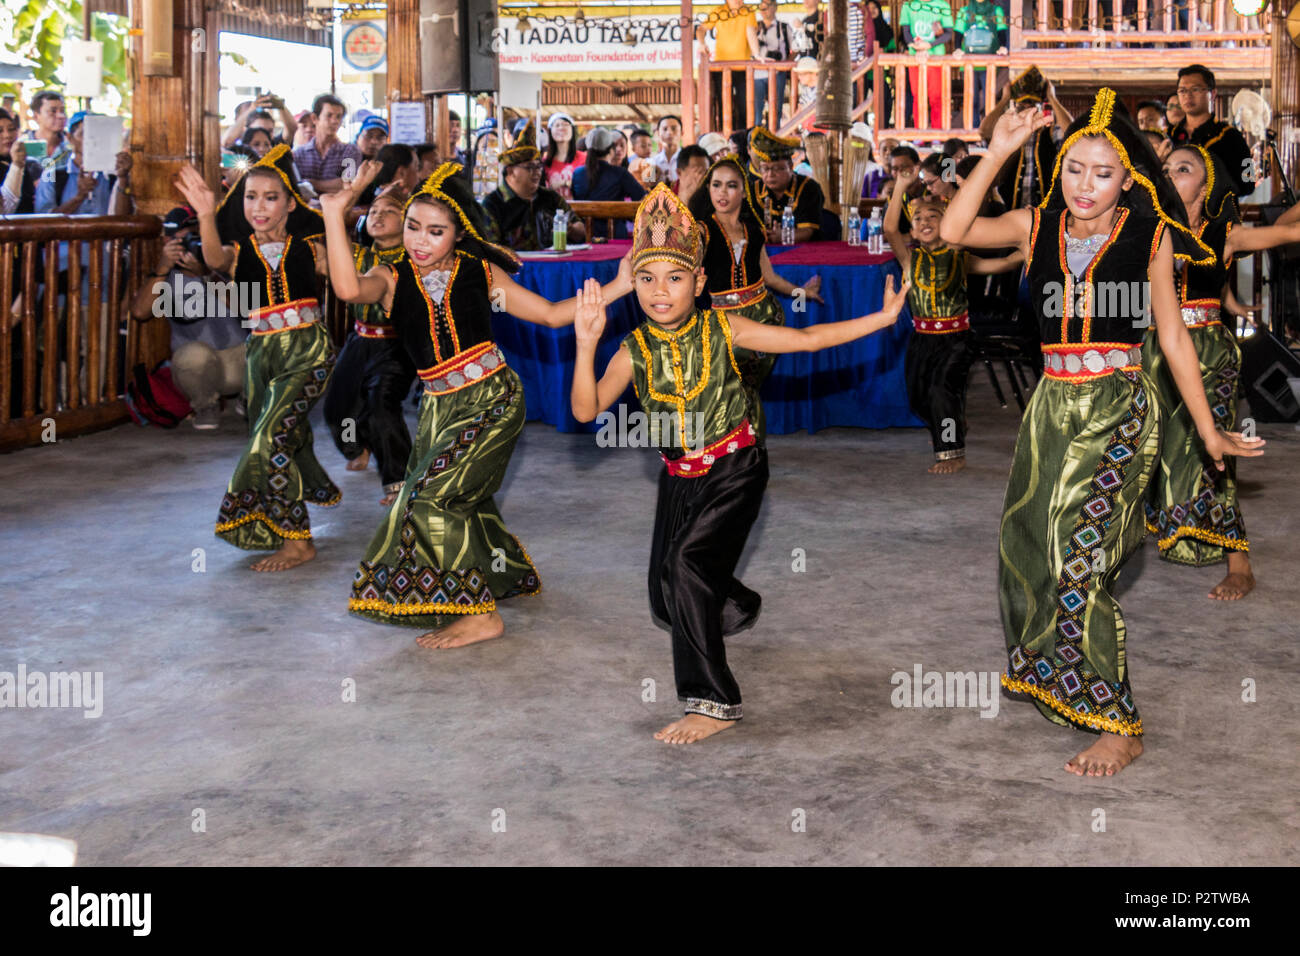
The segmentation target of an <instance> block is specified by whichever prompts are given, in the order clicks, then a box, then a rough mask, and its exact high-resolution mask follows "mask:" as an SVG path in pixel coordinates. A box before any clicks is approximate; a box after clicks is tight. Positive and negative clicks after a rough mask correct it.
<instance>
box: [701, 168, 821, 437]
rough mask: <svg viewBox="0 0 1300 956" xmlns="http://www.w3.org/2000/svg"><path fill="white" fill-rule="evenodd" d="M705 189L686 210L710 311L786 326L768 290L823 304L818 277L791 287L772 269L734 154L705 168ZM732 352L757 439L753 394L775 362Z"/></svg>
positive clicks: (759, 428)
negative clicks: (700, 245)
mask: <svg viewBox="0 0 1300 956" xmlns="http://www.w3.org/2000/svg"><path fill="white" fill-rule="evenodd" d="M704 185H705V188H704V189H699V190H696V192H695V195H694V196H692V197H691V201H690V212H691V216H692V217H693V218H694V219H695V221H696V222H697V223H699V224H700V225H701V226H703V227H704V233H703V235H704V263H703V264H704V291H705V292H706V293H707V294H708V299H707V301H708V304H709V307H711V308H713V309H717V310H718V311H721V312H726V313H727V314H728V315H729V316H730V315H743V316H744V317H745V318H747V319H751V320H753V321H754V322H760V323H762V324H763V325H785V314H784V313H783V312H782V311H781V304H780V303H779V302H777V301H776V296H775V295H773V294H772V293H773V291H775V292H777V293H779V294H781V295H788V296H794V295H796V294H801V295H803V296H805V297H807V298H809V299H812V300H813V301H814V302H821V301H822V297H821V296H820V295H819V294H818V290H819V289H820V288H821V281H822V280H821V277H820V276H813V277H812V278H811V279H809V280H808V281H807V282H806V283H804V285H803V286H796V285H795V284H794V283H792V282H788V281H786V280H785V279H783V278H781V277H780V276H779V275H777V274H776V270H775V269H773V268H772V261H771V260H770V259H768V257H767V248H766V245H765V243H766V242H767V236H766V234H765V233H764V231H763V221H762V219H761V218H760V216H759V213H758V207H757V206H755V205H754V196H753V193H752V192H751V190H750V180H749V177H748V176H746V175H745V171H744V167H742V166H741V160H740V157H739V156H737V155H736V154H735V153H731V154H729V155H727V156H724V157H722V158H721V159H719V160H718V161H717V162H716V163H714V164H713V165H712V166H710V167H709V171H708V173H706V174H705V176H704ZM735 351H736V362H737V364H738V365H739V366H740V374H741V377H742V378H743V379H744V382H745V387H746V388H747V389H749V391H750V394H751V398H752V400H753V405H754V430H755V431H756V432H757V433H758V434H759V435H760V436H763V435H766V429H765V419H764V416H763V403H762V401H761V400H760V399H759V397H758V392H759V389H760V388H762V386H763V383H764V382H765V381H767V377H768V375H770V374H771V372H772V366H773V365H774V364H776V355H775V354H764V353H762V352H751V351H749V350H747V349H741V348H738V349H736V350H735Z"/></svg>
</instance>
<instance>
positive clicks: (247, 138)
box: [238, 126, 275, 161]
mask: <svg viewBox="0 0 1300 956" xmlns="http://www.w3.org/2000/svg"><path fill="white" fill-rule="evenodd" d="M238 145H240V146H243V147H244V148H245V149H248V150H251V151H252V153H253V156H254V157H255V161H256V159H261V158H262V157H263V156H265V155H266V154H267V153H269V152H270V151H271V147H273V146H274V145H275V143H274V142H273V141H272V139H271V134H270V133H268V132H267V131H266V129H265V128H264V127H261V126H251V127H249V128H248V129H246V130H244V135H243V136H242V137H240V140H239V144H238Z"/></svg>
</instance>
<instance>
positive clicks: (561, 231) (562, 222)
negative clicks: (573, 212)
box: [551, 209, 569, 252]
mask: <svg viewBox="0 0 1300 956" xmlns="http://www.w3.org/2000/svg"><path fill="white" fill-rule="evenodd" d="M568 246H569V214H568V213H567V212H565V211H564V210H563V209H561V210H560V211H559V212H557V213H556V214H555V223H554V225H553V226H552V227H551V248H552V249H553V250H555V251H556V252H563V251H564V250H565V249H567V248H568Z"/></svg>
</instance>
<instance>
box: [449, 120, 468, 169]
mask: <svg viewBox="0 0 1300 956" xmlns="http://www.w3.org/2000/svg"><path fill="white" fill-rule="evenodd" d="M447 122H448V131H447V137H448V139H450V140H451V149H452V157H453V158H454V159H455V160H456V162H458V163H460V164H461V165H462V166H464V167H465V168H466V169H469V154H468V153H466V152H465V150H463V149H461V148H460V139H461V122H460V114H459V113H457V112H456V111H455V110H450V111H449V112H448V114H447Z"/></svg>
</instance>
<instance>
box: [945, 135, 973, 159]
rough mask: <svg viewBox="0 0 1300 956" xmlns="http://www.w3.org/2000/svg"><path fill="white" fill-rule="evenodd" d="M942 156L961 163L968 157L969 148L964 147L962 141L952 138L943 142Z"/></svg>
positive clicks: (964, 142) (958, 138)
mask: <svg viewBox="0 0 1300 956" xmlns="http://www.w3.org/2000/svg"><path fill="white" fill-rule="evenodd" d="M943 155H944V156H945V157H947V158H948V159H951V160H953V161H954V162H961V161H962V160H963V159H965V158H966V157H967V156H969V155H970V147H969V146H967V145H966V141H965V140H964V139H961V138H960V137H957V136H954V137H952V138H951V139H946V140H944V142H943Z"/></svg>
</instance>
